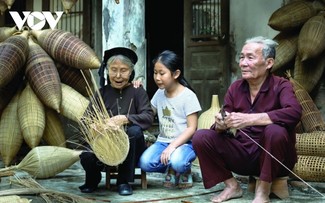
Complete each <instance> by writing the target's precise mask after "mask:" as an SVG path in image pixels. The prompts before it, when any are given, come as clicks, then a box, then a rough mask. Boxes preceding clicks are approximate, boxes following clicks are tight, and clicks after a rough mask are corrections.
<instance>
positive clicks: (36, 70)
mask: <svg viewBox="0 0 325 203" xmlns="http://www.w3.org/2000/svg"><path fill="white" fill-rule="evenodd" d="M28 45H29V55H28V59H27V63H26V70H25V72H26V77H27V79H28V81H29V83H30V85H31V88H32V89H33V90H34V92H35V94H36V95H37V96H38V98H39V99H40V100H41V101H42V103H43V104H45V105H46V106H47V107H50V108H52V109H54V110H56V111H57V112H60V105H61V100H62V92H61V81H60V76H59V73H58V71H57V69H56V66H55V64H54V61H53V60H52V58H51V57H50V56H49V55H48V54H47V53H46V52H45V51H44V50H43V49H42V47H41V46H39V45H38V44H37V43H35V42H34V41H33V40H32V38H29V39H28Z"/></svg>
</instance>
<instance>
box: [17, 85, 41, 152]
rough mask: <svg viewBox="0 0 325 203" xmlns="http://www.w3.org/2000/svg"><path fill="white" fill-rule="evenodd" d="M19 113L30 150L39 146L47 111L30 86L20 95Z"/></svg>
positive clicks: (21, 126) (22, 130) (20, 123)
mask: <svg viewBox="0 0 325 203" xmlns="http://www.w3.org/2000/svg"><path fill="white" fill-rule="evenodd" d="M17 111H18V119H19V125H20V128H21V133H22V135H23V137H24V140H25V142H26V143H27V145H28V146H29V147H30V148H34V147H36V146H38V145H39V143H40V141H41V139H42V136H43V133H44V128H45V109H44V105H43V104H42V102H41V101H40V100H39V99H38V97H37V96H36V94H35V93H34V91H33V90H32V88H31V87H30V85H28V84H27V86H26V87H25V89H24V90H23V91H22V93H21V94H20V97H19V101H18V110H17Z"/></svg>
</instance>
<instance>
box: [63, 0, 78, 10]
mask: <svg viewBox="0 0 325 203" xmlns="http://www.w3.org/2000/svg"><path fill="white" fill-rule="evenodd" d="M61 2H62V5H63V8H64V12H65V13H69V12H70V10H71V8H72V7H73V6H74V5H75V4H76V2H77V0H61Z"/></svg>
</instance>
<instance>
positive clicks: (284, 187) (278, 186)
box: [247, 176, 289, 199]
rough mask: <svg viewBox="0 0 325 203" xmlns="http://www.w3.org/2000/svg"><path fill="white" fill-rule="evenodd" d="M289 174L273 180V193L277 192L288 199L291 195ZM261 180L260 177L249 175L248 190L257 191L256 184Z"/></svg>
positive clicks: (282, 197) (280, 196) (277, 194)
mask: <svg viewBox="0 0 325 203" xmlns="http://www.w3.org/2000/svg"><path fill="white" fill-rule="evenodd" d="M288 178H289V177H288V176H284V177H278V178H276V179H275V180H273V181H272V184H271V193H273V194H275V195H276V196H277V197H279V198H280V199H286V198H288V197H289V189H288ZM259 182H260V180H259V178H258V177H254V176H249V180H248V187H247V190H248V191H249V192H255V188H256V186H257V185H258V184H259Z"/></svg>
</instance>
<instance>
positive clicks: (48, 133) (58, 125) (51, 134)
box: [43, 108, 66, 147]
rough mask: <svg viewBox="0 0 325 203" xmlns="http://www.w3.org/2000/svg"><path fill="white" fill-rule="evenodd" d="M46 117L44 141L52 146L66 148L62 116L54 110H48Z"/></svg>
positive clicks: (46, 110)
mask: <svg viewBox="0 0 325 203" xmlns="http://www.w3.org/2000/svg"><path fill="white" fill-rule="evenodd" d="M45 117H46V124H45V129H44V134H43V139H44V141H45V142H46V143H47V144H48V145H51V146H59V147H66V139H65V135H64V130H63V125H62V122H61V119H60V115H59V114H58V113H57V112H55V111H54V110H53V109H50V108H46V109H45Z"/></svg>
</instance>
